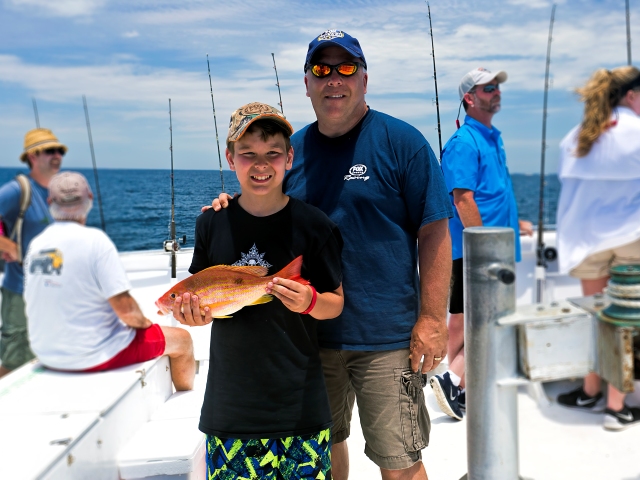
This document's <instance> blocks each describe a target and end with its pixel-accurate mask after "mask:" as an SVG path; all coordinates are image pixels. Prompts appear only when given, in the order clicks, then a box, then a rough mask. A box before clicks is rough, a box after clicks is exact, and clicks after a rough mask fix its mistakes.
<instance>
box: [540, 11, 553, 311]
mask: <svg viewBox="0 0 640 480" xmlns="http://www.w3.org/2000/svg"><path fill="white" fill-rule="evenodd" d="M555 15H556V4H555V3H554V4H553V7H552V8H551V21H550V22H549V39H548V41H547V63H546V67H545V73H544V107H543V109H542V152H541V158H540V201H539V205H538V248H537V257H538V261H537V264H536V302H537V303H541V302H542V297H543V290H544V277H545V269H546V268H547V260H548V258H547V257H546V256H545V248H544V238H543V236H544V216H543V213H544V163H545V153H546V149H547V99H548V96H549V65H550V64H551V41H552V37H553V22H554V19H555Z"/></svg>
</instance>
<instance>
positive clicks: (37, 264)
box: [24, 222, 135, 370]
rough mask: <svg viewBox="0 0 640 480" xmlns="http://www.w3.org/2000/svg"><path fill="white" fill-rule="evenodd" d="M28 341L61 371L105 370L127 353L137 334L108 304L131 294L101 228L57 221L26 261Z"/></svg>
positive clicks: (35, 241) (35, 243)
mask: <svg viewBox="0 0 640 480" xmlns="http://www.w3.org/2000/svg"><path fill="white" fill-rule="evenodd" d="M24 272H25V289H24V298H25V302H26V310H27V318H28V325H29V341H30V342H31V348H32V350H33V352H34V353H35V354H36V356H37V357H38V359H39V360H40V361H41V362H42V363H43V364H44V365H46V366H48V367H52V368H57V369H61V370H84V369H87V368H91V367H95V366H97V365H100V364H102V363H104V362H106V361H107V360H110V359H111V358H113V357H114V356H115V355H116V354H118V353H119V352H120V351H122V350H123V349H125V348H126V347H127V346H128V345H129V344H130V343H131V341H132V340H133V338H134V336H135V330H134V329H133V328H131V327H129V326H127V325H125V324H124V323H123V322H122V321H121V320H120V319H119V318H118V317H117V316H116V314H115V312H114V311H113V309H112V308H111V305H110V304H109V301H108V299H109V298H111V297H113V296H115V295H118V294H120V293H122V292H126V291H128V290H130V289H131V284H130V283H129V280H128V279H127V276H126V273H125V271H124V267H123V266H122V262H121V261H120V258H119V257H118V252H117V250H116V247H115V245H114V244H113V242H112V241H111V240H110V239H109V237H107V235H106V234H105V233H104V232H102V231H101V230H98V229H97V228H92V227H86V226H84V225H80V224H79V223H76V222H55V223H53V224H52V225H49V226H48V227H47V228H46V229H45V230H44V231H43V232H42V233H41V234H40V235H38V236H36V237H35V238H34V239H33V240H32V241H31V244H30V245H29V250H28V252H27V255H26V257H25V260H24Z"/></svg>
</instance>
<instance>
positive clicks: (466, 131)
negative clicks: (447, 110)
mask: <svg viewBox="0 0 640 480" xmlns="http://www.w3.org/2000/svg"><path fill="white" fill-rule="evenodd" d="M442 171H443V173H444V179H445V181H446V182H447V189H448V192H449V195H450V198H451V204H452V205H453V189H454V188H461V189H466V190H472V191H473V192H474V197H473V198H474V200H475V202H476V205H477V206H478V210H479V211H480V217H481V218H482V223H483V225H486V226H491V227H511V228H513V229H514V230H515V233H516V235H515V248H516V261H517V262H519V261H520V229H519V226H518V206H517V204H516V198H515V196H514V194H513V185H512V184H511V177H510V176H509V169H508V168H507V156H506V154H505V152H504V144H503V143H502V138H501V137H500V130H498V129H497V128H496V127H493V128H487V127H486V126H484V125H483V124H482V123H480V122H478V121H477V120H475V119H473V118H471V117H469V116H468V115H467V116H465V119H464V125H463V126H462V127H460V129H459V130H458V131H457V132H456V133H454V134H453V136H452V137H451V138H450V139H449V141H448V142H447V144H446V145H445V146H444V149H443V150H442ZM453 211H454V215H453V218H452V219H451V220H449V230H450V232H451V244H452V253H453V259H454V260H456V259H458V258H462V230H464V226H463V225H462V221H461V220H460V216H459V215H458V211H457V210H456V209H455V208H454V209H453Z"/></svg>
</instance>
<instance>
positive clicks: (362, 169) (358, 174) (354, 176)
mask: <svg viewBox="0 0 640 480" xmlns="http://www.w3.org/2000/svg"><path fill="white" fill-rule="evenodd" d="M365 173H367V166H366V165H362V164H361V163H359V164H357V165H354V166H353V167H351V168H350V169H349V174H348V175H345V176H344V179H345V180H347V181H349V180H364V181H365V182H366V181H367V180H369V177H368V176H366V177H365V175H364V174H365Z"/></svg>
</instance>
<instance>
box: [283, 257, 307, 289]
mask: <svg viewBox="0 0 640 480" xmlns="http://www.w3.org/2000/svg"><path fill="white" fill-rule="evenodd" d="M301 268H302V255H300V256H299V257H296V258H294V259H293V261H292V262H291V263H290V264H289V265H287V266H286V267H284V268H283V269H282V270H280V271H279V272H278V273H276V274H275V275H274V277H281V278H286V279H288V280H293V281H295V282H298V283H301V284H303V285H309V283H310V282H309V281H308V280H305V279H304V278H302V277H301V276H300V269H301Z"/></svg>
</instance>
